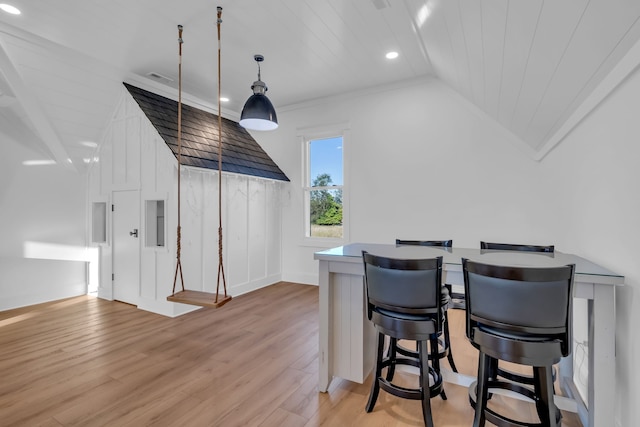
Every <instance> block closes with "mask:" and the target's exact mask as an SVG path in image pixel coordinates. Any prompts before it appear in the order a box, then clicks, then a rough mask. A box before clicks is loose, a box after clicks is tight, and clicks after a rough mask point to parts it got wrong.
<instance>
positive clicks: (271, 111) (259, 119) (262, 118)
mask: <svg viewBox="0 0 640 427" xmlns="http://www.w3.org/2000/svg"><path fill="white" fill-rule="evenodd" d="M253 58H254V59H255V61H256V62H257V63H258V80H257V81H255V82H253V85H252V86H251V89H252V90H253V95H251V96H250V97H249V99H247V102H246V103H245V104H244V107H243V108H242V114H241V115H240V126H242V127H244V128H246V129H249V130H274V129H276V128H277V127H278V117H277V116H276V110H275V108H273V104H272V103H271V101H269V98H267V95H265V92H266V91H267V85H266V84H265V83H264V82H263V81H262V80H260V63H261V62H262V61H264V57H263V56H262V55H255V56H254V57H253Z"/></svg>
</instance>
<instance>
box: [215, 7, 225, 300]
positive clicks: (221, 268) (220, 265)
mask: <svg viewBox="0 0 640 427" xmlns="http://www.w3.org/2000/svg"><path fill="white" fill-rule="evenodd" d="M217 23H218V281H217V285H216V301H215V302H218V295H219V291H220V278H221V277H222V283H223V286H224V296H225V297H226V296H227V280H226V278H225V276H224V264H223V263H222V112H221V103H220V96H221V93H220V87H221V81H222V79H221V72H220V70H221V67H220V51H221V43H220V24H222V8H221V7H220V6H218V20H217Z"/></svg>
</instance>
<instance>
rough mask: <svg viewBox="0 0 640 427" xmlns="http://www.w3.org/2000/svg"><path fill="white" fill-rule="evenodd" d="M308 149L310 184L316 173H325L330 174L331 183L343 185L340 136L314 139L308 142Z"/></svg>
mask: <svg viewBox="0 0 640 427" xmlns="http://www.w3.org/2000/svg"><path fill="white" fill-rule="evenodd" d="M309 150H310V153H309V158H310V162H311V165H310V167H311V176H310V179H311V184H313V181H314V180H315V179H316V177H317V176H318V175H322V174H324V173H326V174H329V175H330V176H331V184H332V185H343V182H342V137H341V136H338V137H335V138H327V139H314V140H313V141H311V142H310V143H309Z"/></svg>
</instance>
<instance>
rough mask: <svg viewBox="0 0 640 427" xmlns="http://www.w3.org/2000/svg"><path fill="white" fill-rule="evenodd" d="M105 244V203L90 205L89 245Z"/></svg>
mask: <svg viewBox="0 0 640 427" xmlns="http://www.w3.org/2000/svg"><path fill="white" fill-rule="evenodd" d="M106 242H107V202H93V203H92V204H91V243H106Z"/></svg>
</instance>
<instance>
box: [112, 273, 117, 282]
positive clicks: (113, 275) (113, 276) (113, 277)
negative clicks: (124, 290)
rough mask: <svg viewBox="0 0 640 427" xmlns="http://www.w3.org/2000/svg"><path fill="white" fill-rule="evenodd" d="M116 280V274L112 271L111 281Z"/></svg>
mask: <svg viewBox="0 0 640 427" xmlns="http://www.w3.org/2000/svg"><path fill="white" fill-rule="evenodd" d="M114 280H116V275H115V274H113V273H111V281H114Z"/></svg>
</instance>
